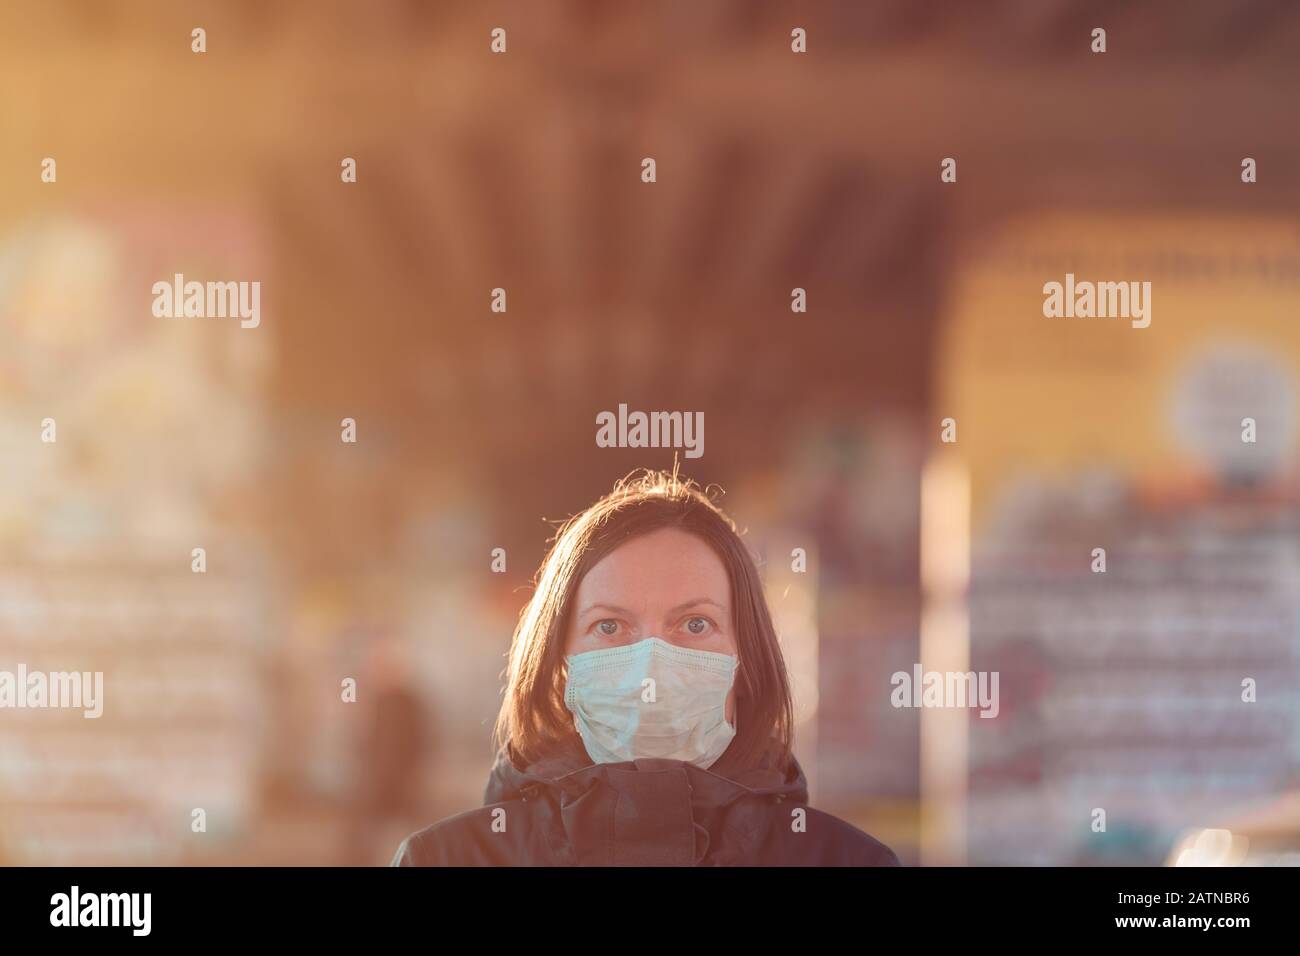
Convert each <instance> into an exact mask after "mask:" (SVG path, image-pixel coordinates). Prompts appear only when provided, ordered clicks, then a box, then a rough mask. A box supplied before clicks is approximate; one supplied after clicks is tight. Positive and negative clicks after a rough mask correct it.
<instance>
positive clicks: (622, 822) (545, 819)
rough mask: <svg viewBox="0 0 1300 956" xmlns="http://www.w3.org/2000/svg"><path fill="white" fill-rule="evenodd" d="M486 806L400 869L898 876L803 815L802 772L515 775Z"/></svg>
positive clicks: (853, 838)
mask: <svg viewBox="0 0 1300 956" xmlns="http://www.w3.org/2000/svg"><path fill="white" fill-rule="evenodd" d="M511 754H512V751H511V750H510V748H509V745H508V744H507V745H506V746H504V747H502V748H501V750H500V752H498V754H497V757H496V762H495V763H494V765H493V767H492V771H491V774H490V775H489V777H488V784H487V789H486V791H485V793H484V797H483V802H484V806H482V807H480V808H478V809H475V810H468V811H466V812H465V813H460V814H457V815H455V816H452V817H448V818H447V819H445V820H442V821H440V822H438V823H435V824H433V825H432V826H429V827H426V828H425V829H423V830H420V831H419V832H418V833H413V834H411V835H410V836H409V837H407V838H406V839H405V840H403V841H402V845H401V846H400V847H398V849H397V854H396V855H395V856H394V858H393V862H392V865H393V866H898V865H899V862H898V858H897V857H896V856H895V855H894V853H893V851H891V850H890V849H889V847H887V846H885V845H883V844H881V843H878V842H877V841H876V840H874V839H873V838H872V837H870V836H868V835H867V834H866V833H863V832H862V831H861V830H859V829H857V828H856V827H854V826H851V825H850V824H848V823H845V822H844V821H843V820H840V819H838V818H837V817H833V816H831V815H830V814H829V813H823V812H822V811H820V810H814V809H813V808H812V807H809V806H808V784H807V780H806V778H805V777H804V773H803V768H801V767H800V766H799V762H798V761H797V760H795V759H794V757H793V756H791V758H790V762H789V764H788V766H786V768H785V769H784V770H783V771H782V770H778V769H773V768H771V767H769V766H767V765H766V764H764V765H762V766H757V767H754V768H751V769H749V770H746V771H743V772H741V773H739V774H737V776H736V779H728V778H726V777H722V776H719V775H718V774H715V773H712V772H710V771H708V770H701V769H700V768H699V767H696V766H695V765H693V764H689V763H686V762H684V761H681V760H664V759H640V760H632V761H627V762H624V763H606V764H592V763H590V761H589V760H588V761H586V762H585V765H584V762H583V761H581V760H578V759H576V758H574V757H565V756H556V757H548V758H546V759H543V760H539V761H537V762H536V763H534V764H532V765H531V766H529V767H528V768H527V769H525V770H521V769H519V768H518V767H516V766H515V763H514V761H513V759H512V758H511Z"/></svg>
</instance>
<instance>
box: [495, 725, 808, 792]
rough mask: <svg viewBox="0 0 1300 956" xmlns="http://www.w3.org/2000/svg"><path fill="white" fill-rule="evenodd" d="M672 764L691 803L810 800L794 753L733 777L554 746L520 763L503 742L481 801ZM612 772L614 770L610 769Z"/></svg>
mask: <svg viewBox="0 0 1300 956" xmlns="http://www.w3.org/2000/svg"><path fill="white" fill-rule="evenodd" d="M673 769H680V770H682V771H683V772H684V773H685V774H686V775H687V777H688V779H689V781H690V785H691V789H692V802H693V803H694V804H696V805H697V806H704V807H719V806H725V805H726V804H728V803H731V802H732V801H734V800H736V799H738V798H740V797H765V798H767V799H769V800H777V799H780V800H786V801H789V802H790V803H791V804H794V805H804V804H807V802H808V779H807V777H806V776H805V775H804V772H803V768H802V767H801V766H800V765H799V761H798V760H796V759H795V757H794V755H793V754H791V755H790V762H789V763H788V765H787V766H786V767H784V768H780V767H776V766H774V765H773V764H772V762H771V761H770V760H769V759H768V758H764V759H763V760H761V761H760V762H758V763H757V764H756V765H754V766H751V767H747V768H746V769H744V770H743V771H741V772H739V773H737V774H735V775H734V776H733V777H724V776H722V775H720V774H717V773H714V772H713V771H711V770H707V769H703V768H700V767H697V766H695V765H694V764H690V763H686V762H685V761H681V760H665V759H660V758H641V759H639V760H628V761H624V762H621V763H606V764H594V763H592V761H591V758H589V757H588V756H587V755H586V754H585V753H581V754H579V753H577V752H576V751H557V752H556V753H553V754H550V755H548V756H545V757H543V758H541V759H539V760H536V761H534V762H533V763H532V764H530V765H528V766H527V767H525V768H521V767H519V766H518V764H517V763H516V759H515V755H514V751H513V750H512V749H511V747H510V743H509V741H507V742H506V743H505V744H504V745H502V747H501V748H500V749H499V750H498V751H497V754H496V758H495V760H494V761H493V764H492V769H491V772H490V773H489V774H488V782H487V786H486V787H485V788H484V793H483V803H484V804H485V805H487V804H492V803H500V802H503V801H505V800H512V799H515V798H516V797H518V796H520V795H526V792H539V791H541V790H549V791H552V792H554V793H557V794H558V793H565V794H569V795H571V796H573V795H577V794H580V793H585V792H586V791H587V790H588V789H590V787H591V786H592V781H593V780H594V779H603V780H605V781H606V782H608V783H611V784H614V785H617V783H618V781H619V780H626V779H628V778H626V777H625V776H624V773H625V772H628V771H634V772H635V771H641V772H644V771H664V770H673ZM610 771H615V773H613V774H611V773H610Z"/></svg>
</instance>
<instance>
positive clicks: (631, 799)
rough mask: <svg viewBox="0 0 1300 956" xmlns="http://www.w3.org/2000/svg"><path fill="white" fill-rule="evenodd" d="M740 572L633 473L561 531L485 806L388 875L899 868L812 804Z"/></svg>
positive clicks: (774, 651)
mask: <svg viewBox="0 0 1300 956" xmlns="http://www.w3.org/2000/svg"><path fill="white" fill-rule="evenodd" d="M792 736H793V707H792V701H791V696H790V688H789V681H788V679H787V674H786V667H785V661H784V659H783V657H782V653H781V648H780V645H779V644H778V641H777V636H776V633H775V631H774V629H773V626H772V620H771V616H770V613H769V610H768V606H767V603H766V599H765V597H764V595H763V591H762V583H761V581H760V579H759V576H758V571H757V568H756V566H755V563H754V559H753V557H752V556H751V555H750V553H749V551H748V550H747V548H746V547H745V545H744V543H743V542H742V540H741V538H740V536H739V534H738V533H737V531H736V528H735V525H734V524H733V522H732V521H731V519H730V518H728V517H727V516H726V515H725V514H724V513H723V512H722V511H721V510H720V509H719V508H718V507H717V506H716V505H715V504H714V503H713V502H712V501H711V500H710V498H709V497H707V496H706V495H705V494H704V493H702V492H701V491H700V490H699V489H698V488H697V487H696V486H695V485H694V483H693V482H689V481H685V480H681V479H679V478H678V476H677V472H676V469H674V471H673V472H672V473H671V474H668V473H664V472H651V471H646V472H644V473H642V474H640V475H639V476H638V475H634V476H629V478H627V479H624V480H623V481H621V482H619V483H618V484H616V486H615V488H614V490H613V491H612V492H611V493H610V494H608V495H606V496H605V497H604V498H602V499H600V500H599V501H597V502H596V503H595V504H593V505H592V506H591V507H589V508H588V509H586V510H585V511H583V512H582V513H580V514H578V515H576V516H574V517H573V518H571V519H569V521H568V522H566V523H565V524H564V525H563V527H562V528H561V529H560V531H559V533H558V534H557V536H556V539H555V542H554V544H553V546H552V548H551V550H550V552H549V553H548V555H547V556H546V558H545V559H544V560H543V562H542V566H541V568H540V569H539V572H538V576H537V578H536V587H535V591H534V593H533V596H532V599H531V600H530V601H529V603H528V604H527V605H526V606H525V608H524V609H523V612H522V614H521V615H520V620H519V624H518V626H517V628H516V630H515V634H514V639H513V641H512V644H511V648H510V652H509V663H508V667H507V685H506V693H505V700H504V702H503V704H502V707H501V711H500V714H499V716H498V719H497V726H496V733H495V735H494V744H495V745H496V748H497V752H496V759H495V763H494V765H493V767H492V770H491V773H490V775H489V779H488V783H487V787H486V790H485V794H484V806H482V807H480V808H478V809H473V810H468V811H466V812H464V813H460V814H458V815H455V816H452V817H449V818H447V819H445V820H442V821H440V822H438V823H435V824H433V825H431V826H429V827H426V828H425V829H423V830H420V831H419V832H416V833H413V834H411V835H410V836H408V837H407V838H406V839H405V840H404V841H402V843H401V845H400V846H399V847H398V849H397V853H396V855H395V856H394V858H393V861H392V865H394V866H474V865H495V866H519V865H523V866H529V865H537V866H564V865H569V866H769V865H776V866H878V865H889V866H897V865H898V858H897V857H896V856H895V855H894V853H893V851H892V850H890V849H889V848H888V847H886V846H884V845H883V844H881V843H879V842H877V841H876V840H875V839H874V838H872V837H871V836H869V835H868V834H866V833H864V832H862V831H861V830H858V829H857V828H855V827H853V826H851V825H850V824H848V823H846V822H845V821H843V820H840V819H838V818H837V817H834V816H832V815H830V814H828V813H824V812H822V811H819V810H815V809H813V808H812V807H809V806H808V788H807V780H806V777H805V775H804V772H803V770H802V768H801V767H800V766H799V763H798V761H797V760H796V759H795V757H794V754H793V753H792V750H791V747H792Z"/></svg>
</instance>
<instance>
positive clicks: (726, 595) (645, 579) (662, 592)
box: [577, 528, 731, 611]
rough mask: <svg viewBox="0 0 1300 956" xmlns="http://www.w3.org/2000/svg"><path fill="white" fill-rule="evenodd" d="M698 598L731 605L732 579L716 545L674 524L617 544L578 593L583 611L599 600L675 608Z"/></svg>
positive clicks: (579, 587)
mask: <svg viewBox="0 0 1300 956" xmlns="http://www.w3.org/2000/svg"><path fill="white" fill-rule="evenodd" d="M697 598H700V599H707V600H711V601H713V602H715V603H717V604H719V605H721V606H722V607H723V608H729V607H730V604H731V581H730V578H729V577H728V576H727V568H726V565H724V564H723V562H722V559H721V558H720V557H718V555H717V553H716V552H715V551H714V550H713V548H711V547H710V546H709V545H708V544H707V543H705V542H704V541H703V540H702V539H700V538H699V537H697V536H696V535H693V534H689V533H688V532H685V531H680V530H678V529H676V528H661V529H659V530H658V531H652V532H650V533H648V534H644V535H638V536H637V537H635V538H632V539H631V540H629V541H627V542H625V543H624V544H621V545H619V547H618V548H616V549H615V550H613V551H611V552H610V553H609V554H607V555H605V556H604V557H603V558H602V559H601V560H600V561H598V562H596V564H595V565H593V566H592V568H591V569H590V570H589V571H588V572H587V573H586V575H584V577H583V579H582V581H581V583H579V585H578V593H577V603H578V609H579V610H580V611H581V610H582V609H584V608H585V607H586V606H587V605H589V604H592V603H595V602H610V603H619V604H621V605H622V606H624V607H629V609H636V607H647V606H655V607H673V606H676V605H678V604H682V603H684V602H689V601H693V600H695V599H697ZM626 602H632V604H631V605H629V604H628V603H626Z"/></svg>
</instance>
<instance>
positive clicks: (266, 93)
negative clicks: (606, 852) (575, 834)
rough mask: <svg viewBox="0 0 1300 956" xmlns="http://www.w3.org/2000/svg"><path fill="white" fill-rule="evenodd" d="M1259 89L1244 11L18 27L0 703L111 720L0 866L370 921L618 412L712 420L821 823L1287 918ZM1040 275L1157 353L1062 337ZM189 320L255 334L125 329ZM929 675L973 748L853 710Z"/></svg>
mask: <svg viewBox="0 0 1300 956" xmlns="http://www.w3.org/2000/svg"><path fill="white" fill-rule="evenodd" d="M1097 26H1101V27H1104V28H1105V29H1106V30H1107V34H1108V37H1107V45H1108V49H1107V52H1106V53H1105V54H1101V55H1098V54H1094V53H1092V52H1091V51H1090V45H1091V37H1090V34H1091V30H1092V29H1093V28H1094V27H1097ZM195 27H202V28H203V29H205V30H206V33H207V51H206V52H205V53H203V54H196V53H193V52H191V31H192V30H193V29H194V28H195ZM495 27H504V28H505V29H506V31H507V52H506V53H505V54H504V55H494V54H492V53H491V52H490V49H489V44H490V31H491V30H492V29H493V28H495ZM795 27H803V28H804V29H806V30H807V35H808V53H806V54H804V55H796V54H794V53H792V52H791V49H790V31H791V30H792V29H793V28H795ZM1298 83H1300V8H1297V7H1296V6H1295V5H1293V4H1289V3H1285V2H1281V0H1259V2H1243V3H1234V4H1223V3H1219V2H1215V0H1186V2H1133V0H1125V2H1113V3H1107V2H1082V0H990V2H986V3H978V4H971V3H961V2H956V0H952V2H940V0H927V2H914V0H862V2H842V3H832V2H809V3H804V4H799V5H792V4H787V3H781V2H775V0H689V2H688V0H674V2H663V3H657V4H654V5H644V4H637V5H633V4H620V3H614V2H609V3H599V2H578V0H527V2H525V0H516V2H495V3H494V2H474V3H471V2H446V3H442V2H432V0H430V2H417V0H372V2H367V3H364V4H363V3H350V4H349V3H341V2H319V0H317V2H306V0H302V2H277V3H273V4H272V3H259V2H255V0H222V2H220V3H199V2H169V3H162V2H157V3H145V2H142V3H131V4H105V3H99V2H93V0H44V2H24V0H15V2H11V3H5V4H4V5H3V7H0V137H2V138H0V142H2V143H3V147H2V148H0V462H3V469H2V470H0V670H10V671H13V670H15V669H16V668H17V666H18V665H19V664H20V663H25V664H26V666H27V667H28V668H29V669H30V670H79V671H87V670H90V671H93V670H102V671H103V672H104V673H105V713H104V716H103V717H102V718H100V719H99V720H93V721H88V720H83V719H82V717H81V714H80V713H77V712H67V711H18V710H4V711H0V859H2V860H3V861H4V862H6V863H11V864H21V863H35V864H110V863H128V864H136V863H165V864H170V863H180V864H187V863H212V864H228V863H239V864H298V863H305V864H380V863H386V862H388V860H389V859H390V858H391V856H392V853H393V851H394V849H395V848H396V845H397V842H398V841H399V840H400V839H401V838H402V837H403V836H405V835H406V834H407V833H409V832H411V831H412V830H414V829H417V828H419V827H422V826H424V825H426V824H428V823H432V822H434V821H436V820H438V819H441V818H443V817H445V816H448V815H451V814H453V813H458V812H460V811H462V810H466V809H469V808H471V807H474V806H478V805H480V804H481V801H482V796H483V787H484V784H485V782H486V778H487V772H488V769H489V766H490V764H491V760H492V750H491V747H490V743H489V732H490V727H491V723H492V721H493V719H494V718H495V715H496V711H497V707H498V705H499V702H500V689H501V672H502V669H503V667H504V663H505V659H504V654H505V652H506V649H507V647H508V644H509V639H510V634H511V631H512V628H513V626H514V623H515V619H516V616H517V614H518V612H519V609H520V607H521V606H522V604H523V603H524V601H525V600H526V598H527V595H528V582H529V580H530V578H531V576H532V574H533V572H534V571H535V569H536V567H537V564H538V562H539V561H540V560H541V557H542V555H543V554H544V552H545V547H546V542H547V539H548V538H549V536H550V535H551V533H552V530H553V528H552V525H551V524H549V523H548V521H554V520H558V519H562V518H565V517H567V516H568V515H569V514H571V513H573V512H575V511H577V510H580V509H581V508H583V507H585V506H586V505H588V504H589V503H590V502H591V501H593V500H594V499H595V498H596V497H597V496H599V495H600V494H602V493H604V492H605V491H607V490H609V488H610V487H611V485H612V484H613V482H614V481H615V480H616V479H617V478H619V477H620V476H622V475H624V474H626V473H627V472H628V471H630V470H631V469H633V468H637V467H641V466H650V467H664V466H669V465H671V461H672V452H671V451H670V450H663V449H650V450H635V449H601V448H597V447H596V445H595V442H594V435H595V416H596V414H597V413H598V412H600V411H602V410H606V409H616V408H617V407H618V404H619V403H620V402H626V403H627V404H628V406H629V407H630V408H632V409H645V410H649V409H664V410H690V411H703V412H704V413H705V419H706V423H707V428H706V433H705V434H706V446H705V448H706V451H705V455H704V457H703V458H700V459H695V460H686V461H684V468H683V472H684V474H685V475H687V476H688V477H691V478H694V479H696V480H697V481H699V482H700V483H702V484H704V483H716V484H718V485H720V486H721V487H722V488H724V489H725V490H726V496H725V498H724V499H723V502H722V503H723V504H724V506H725V507H726V508H728V509H729V511H730V512H731V513H732V514H733V516H734V517H735V518H736V519H737V521H738V523H739V524H740V525H741V526H742V527H744V528H746V529H747V539H748V540H749V541H750V543H751V546H752V547H753V548H754V550H755V552H756V554H758V555H759V556H760V557H761V558H762V560H763V573H764V576H765V581H766V585H767V588H768V594H769V600H770V602H771V604H772V608H773V613H774V615H775V617H776V620H777V624H778V629H779V631H780V633H781V638H782V642H783V645H784V647H785V649H786V653H787V659H788V663H789V666H790V669H791V671H792V674H793V677H794V681H795V687H796V692H797V698H798V700H797V713H798V716H799V743H798V746H797V748H796V753H797V755H798V757H799V759H800V762H801V763H802V765H803V766H804V768H805V770H806V771H807V773H808V775H809V780H810V786H811V790H812V802H813V804H814V805H815V806H817V807H819V808H821V809H824V810H827V811H829V812H832V813H835V814H837V815H839V816H842V817H843V818H845V819H847V820H849V821H850V822H852V823H854V824H855V825H857V826H859V827H861V828H863V829H865V830H867V831H868V832H871V833H872V834H874V835H875V836H877V837H878V838H879V839H881V840H882V841H883V842H885V843H887V844H889V845H890V846H892V847H893V848H894V849H895V850H896V851H897V852H898V854H899V856H900V857H901V858H902V859H903V860H904V861H905V862H907V863H914V864H915V863H922V864H959V865H960V864H1095V863H1120V864H1130V863H1132V864H1139V863H1148V864H1165V863H1169V864H1173V863H1178V862H1180V861H1181V862H1183V863H1188V862H1201V863H1205V862H1211V863H1213V862H1246V863H1295V862H1297V861H1300V660H1298V655H1300V507H1298V504H1300V472H1298V470H1297V456H1296V450H1297V388H1298V386H1300V318H1298V316H1300V230H1298V229H1297V218H1296V212H1297V209H1298V208H1300V175H1297V171H1300V127H1298V126H1297V125H1296V123H1295V122H1294V105H1295V99H1296V93H1297V86H1298ZM47 157H48V158H53V159H55V160H56V162H57V181H56V182H53V183H47V182H42V179H41V171H42V161H43V160H44V159H45V158H47ZM345 157H350V158H353V159H355V161H356V168H357V181H356V182H355V183H350V184H345V183H343V182H342V181H341V179H340V164H341V162H342V161H343V159H344V158H345ZM644 157H654V158H655V160H656V163H657V182H655V183H654V184H645V183H642V182H641V160H642V159H643V158H644ZM945 157H952V158H955V159H956V160H957V173H958V175H957V181H956V182H955V183H942V182H941V181H940V178H939V172H940V163H941V161H942V160H943V159H944V158H945ZM1246 157H1251V158H1253V159H1255V160H1256V162H1257V164H1258V182H1256V183H1253V184H1245V183H1243V182H1242V180H1241V163H1242V160H1243V158H1246ZM1067 272H1073V273H1075V274H1076V275H1077V276H1078V277H1079V278H1080V279H1081V280H1083V279H1089V280H1096V281H1107V280H1116V281H1119V280H1124V281H1129V280H1132V281H1150V282H1151V283H1152V300H1151V305H1152V313H1151V314H1152V322H1151V325H1150V327H1149V328H1146V329H1134V328H1132V327H1131V326H1130V325H1129V323H1128V321H1126V320H1111V319H1092V320H1088V319H1055V320H1054V319H1047V318H1044V316H1043V314H1042V305H1043V294H1042V286H1043V283H1045V282H1048V281H1062V280H1063V278H1064V275H1065V274H1066V273H1067ZM175 273H183V274H184V275H185V276H186V278H187V279H198V280H200V281H205V280H221V281H226V280H232V281H251V280H257V281H260V282H261V284H262V299H261V324H260V326H259V327H257V328H255V329H243V328H240V326H239V324H238V322H237V321H232V320H222V319H164V318H156V317H154V315H153V314H152V312H151V305H152V302H153V294H152V291H151V288H152V284H153V283H154V282H156V281H159V280H162V281H169V280H170V279H171V277H172V276H173V275H174V274H175ZM497 287H501V288H504V289H506V290H507V294H508V311H506V312H505V313H497V312H492V311H490V308H489V305H490V293H491V290H492V289H494V288H497ZM796 287H799V288H803V289H806V290H807V299H808V311H807V312H806V313H794V312H792V311H791V307H790V303H791V290H792V289H794V288H796ZM1246 416H1250V417H1253V418H1254V419H1256V421H1257V428H1258V439H1257V441H1256V442H1255V443H1253V444H1246V443H1243V442H1242V441H1241V424H1240V423H1241V419H1242V418H1243V417H1246ZM46 418H53V419H55V420H56V422H57V428H58V432H57V435H58V440H57V442H55V443H52V444H48V443H42V442H41V440H40V436H41V429H42V421H43V420H44V419H46ZM344 418H353V419H355V421H356V423H357V442H356V443H355V444H346V443H343V442H341V441H340V430H341V429H340V422H341V421H342V419H344ZM946 418H952V419H954V420H955V422H956V429H957V441H956V442H955V443H951V444H948V443H943V442H941V441H940V433H941V422H942V421H943V420H944V419H946ZM197 547H202V548H204V549H205V551H206V555H207V571H206V573H203V574H196V573H193V572H192V570H191V561H192V558H191V554H192V550H193V549H194V548H197ZM796 547H800V548H804V549H805V550H806V551H807V553H808V556H809V562H808V571H807V573H803V574H800V573H794V572H792V571H791V570H789V569H790V557H789V556H790V553H791V549H792V548H796ZM495 548H503V549H505V553H506V556H507V558H506V570H505V572H504V573H493V571H492V569H491V553H492V550H493V549H495ZM1096 548H1104V549H1105V550H1106V554H1107V570H1106V573H1104V574H1097V573H1094V572H1093V571H1092V567H1093V564H1094V556H1093V551H1094V549H1096ZM916 663H923V664H924V665H925V666H926V668H927V669H933V668H935V667H939V668H950V669H957V670H965V669H967V668H974V669H979V670H989V671H997V672H998V673H999V674H1000V675H1001V682H1000V693H1001V705H1000V713H999V716H998V717H997V718H996V719H992V720H988V719H979V717H978V712H977V711H973V710H972V711H939V710H917V709H895V708H893V707H891V706H890V702H889V697H890V690H891V685H890V682H889V677H890V675H891V674H892V673H893V672H895V671H899V670H903V671H908V672H909V673H910V672H911V669H912V667H913V665H914V664H916ZM349 677H350V678H353V679H355V680H356V681H357V687H358V690H357V699H356V702H355V703H345V702H343V701H342V700H341V692H340V687H341V682H342V681H343V680H344V679H345V678H349ZM1247 678H1250V679H1253V680H1254V681H1256V683H1257V686H1258V697H1257V700H1256V701H1255V702H1253V703H1247V702H1244V701H1243V700H1242V681H1243V680H1244V679H1247ZM195 808H202V809H204V811H205V813H206V823H207V829H206V832H203V833H195V832H193V830H192V827H191V821H192V811H193V810H194V809H195ZM1097 809H1102V810H1104V811H1105V829H1104V831H1099V830H1097V829H1095V821H1096V820H1097V815H1096V812H1095V811H1096V810H1097Z"/></svg>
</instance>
